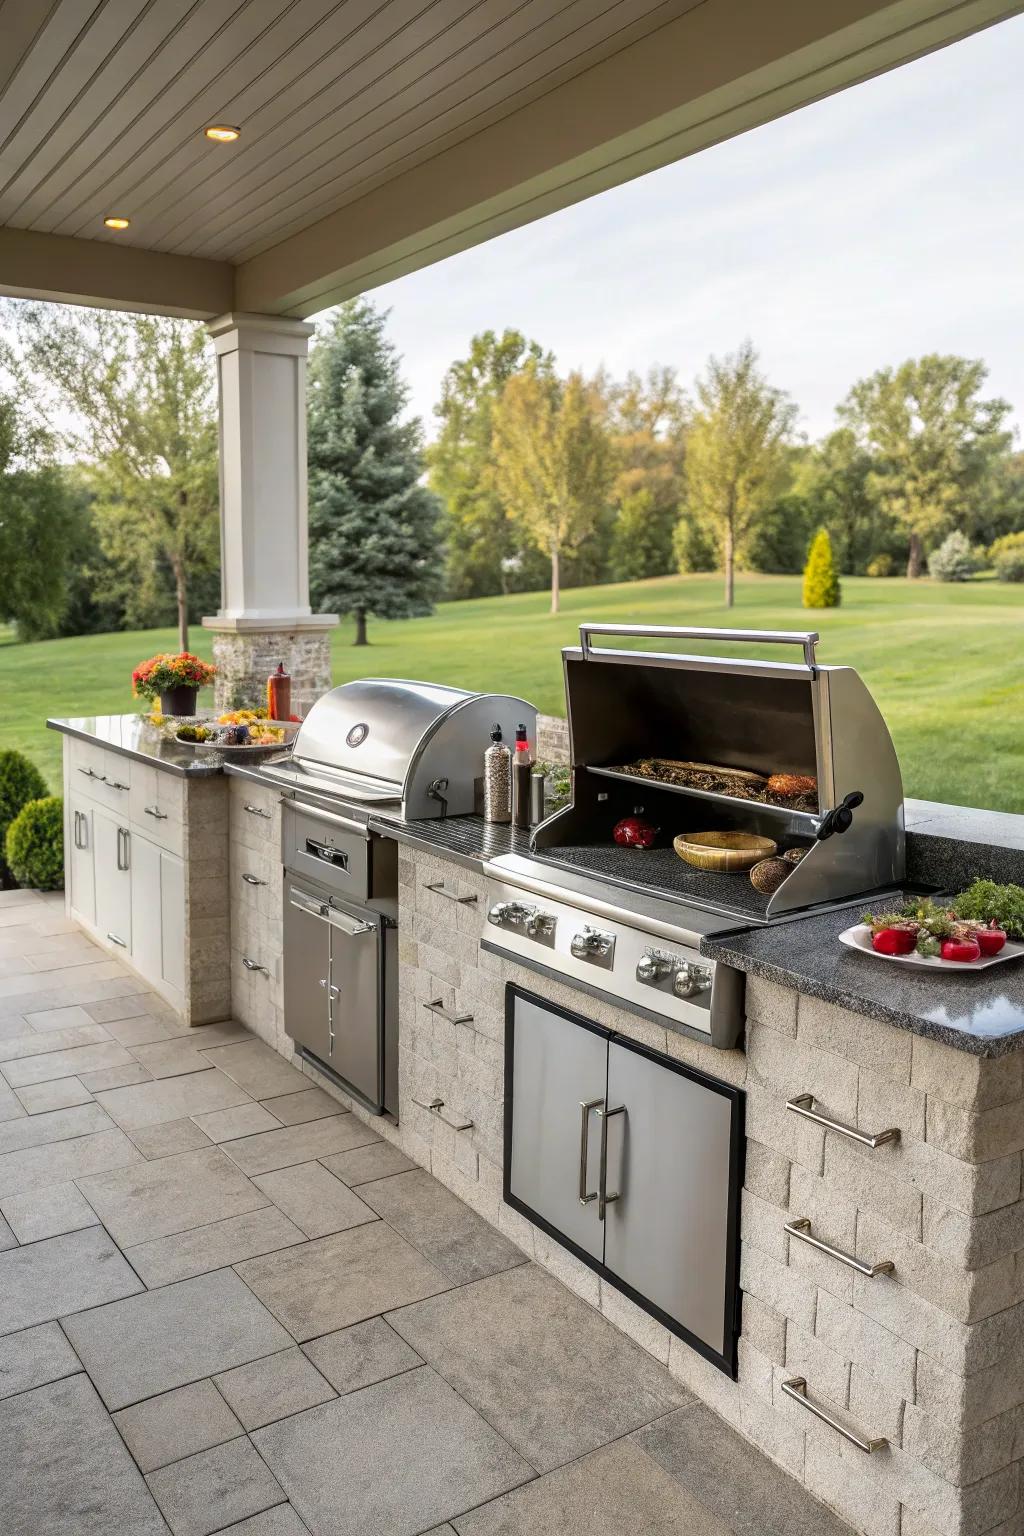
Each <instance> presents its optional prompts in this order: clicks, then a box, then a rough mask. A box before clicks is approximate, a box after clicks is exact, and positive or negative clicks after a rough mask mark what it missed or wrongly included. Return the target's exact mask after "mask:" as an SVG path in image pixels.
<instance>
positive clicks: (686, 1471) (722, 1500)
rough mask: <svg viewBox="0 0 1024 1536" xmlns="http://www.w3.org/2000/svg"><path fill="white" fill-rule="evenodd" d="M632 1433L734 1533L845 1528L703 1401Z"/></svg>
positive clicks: (823, 1533)
mask: <svg viewBox="0 0 1024 1536" xmlns="http://www.w3.org/2000/svg"><path fill="white" fill-rule="evenodd" d="M632 1438H633V1440H635V1442H636V1444H637V1445H639V1446H640V1447H641V1449H642V1450H644V1451H645V1452H646V1453H647V1455H648V1456H650V1457H652V1458H653V1460H654V1461H656V1462H658V1463H659V1465H660V1466H662V1467H664V1468H665V1470H666V1471H667V1472H668V1473H670V1474H671V1476H672V1477H674V1478H676V1479H677V1480H678V1481H679V1482H680V1483H681V1484H683V1485H684V1486H685V1487H686V1488H688V1489H690V1490H691V1491H692V1493H693V1494H694V1496H695V1497H696V1498H697V1499H698V1500H699V1501H700V1503H701V1505H702V1506H704V1507H705V1508H706V1509H708V1510H710V1511H711V1513H712V1514H713V1515H715V1516H717V1517H718V1518H719V1519H721V1520H723V1521H725V1522H726V1523H727V1524H728V1526H729V1529H730V1530H731V1531H733V1532H735V1536H851V1532H850V1529H849V1527H848V1526H847V1525H846V1524H845V1522H844V1521H842V1520H840V1519H839V1518H838V1516H837V1515H834V1514H832V1513H831V1511H830V1510H828V1509H827V1508H826V1507H825V1505H824V1504H820V1503H819V1502H818V1500H817V1499H816V1498H814V1497H813V1495H812V1494H810V1493H808V1491H807V1489H806V1488H804V1487H803V1486H802V1485H801V1484H800V1483H798V1482H797V1481H796V1480H795V1478H792V1477H789V1476H787V1474H786V1473H785V1472H783V1471H782V1469H781V1468H780V1467H777V1466H776V1465H775V1464H774V1462H771V1461H769V1460H768V1458H767V1456H765V1455H763V1454H762V1452H761V1451H759V1450H758V1449H757V1447H756V1446H754V1445H751V1443H750V1441H749V1440H744V1438H743V1437H742V1435H738V1434H737V1433H736V1431H735V1430H733V1429H730V1428H729V1426H728V1425H727V1424H725V1423H723V1421H722V1420H721V1419H720V1418H719V1417H718V1415H717V1414H716V1413H712V1411H711V1409H710V1408H708V1407H706V1406H705V1405H704V1404H703V1403H700V1402H693V1403H690V1404H689V1405H688V1406H687V1407H685V1408H681V1409H680V1410H679V1412H678V1413H671V1414H668V1415H667V1416H666V1417H665V1418H663V1419H660V1420H659V1421H658V1423H657V1424H650V1425H648V1426H647V1428H645V1429H641V1430H640V1431H639V1432H638V1433H637V1434H636V1435H634V1436H633V1437H632ZM482 1529H484V1530H486V1529H487V1528H486V1527H483V1528H482ZM472 1536H476V1533H475V1532H473V1533H472Z"/></svg>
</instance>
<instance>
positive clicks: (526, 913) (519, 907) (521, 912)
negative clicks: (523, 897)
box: [487, 901, 537, 928]
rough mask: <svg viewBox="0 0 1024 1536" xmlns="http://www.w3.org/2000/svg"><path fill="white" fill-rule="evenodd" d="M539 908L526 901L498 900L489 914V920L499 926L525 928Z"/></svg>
mask: <svg viewBox="0 0 1024 1536" xmlns="http://www.w3.org/2000/svg"><path fill="white" fill-rule="evenodd" d="M536 913H537V908H536V907H528V906H527V905H526V903H525V901H497V902H495V904H494V906H493V907H492V908H491V910H490V911H489V912H488V914H487V921H488V922H489V923H494V925H495V927H497V928H525V927H526V925H527V924H528V923H529V922H530V921H531V920H532V919H533V918H534V917H535V916H536Z"/></svg>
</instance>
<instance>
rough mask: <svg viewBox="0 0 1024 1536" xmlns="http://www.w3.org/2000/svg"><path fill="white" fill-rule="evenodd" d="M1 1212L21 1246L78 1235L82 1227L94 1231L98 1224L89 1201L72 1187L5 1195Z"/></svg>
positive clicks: (56, 1186) (1, 1201)
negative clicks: (75, 1233)
mask: <svg viewBox="0 0 1024 1536" xmlns="http://www.w3.org/2000/svg"><path fill="white" fill-rule="evenodd" d="M0 1211H3V1213H4V1216H5V1217H6V1218H7V1220H8V1221H9V1222H10V1224H11V1226H12V1228H13V1229H14V1232H15V1235H16V1236H17V1239H18V1241H19V1243H38V1242H39V1241H40V1240H41V1239H42V1238H44V1237H59V1236H60V1235H61V1234H62V1233H63V1232H77V1231H79V1230H80V1229H81V1228H82V1227H94V1226H95V1225H96V1223H97V1221H98V1220H99V1217H98V1216H97V1215H96V1212H95V1211H94V1210H93V1208H92V1206H91V1205H90V1204H89V1202H88V1200H86V1199H85V1197H84V1196H83V1195H82V1194H80V1193H79V1191H78V1188H77V1186H76V1185H74V1184H70V1183H69V1184H52V1185H50V1187H49V1188H47V1189H32V1190H29V1191H28V1193H27V1194H23V1195H5V1197H4V1198H3V1199H2V1200H0Z"/></svg>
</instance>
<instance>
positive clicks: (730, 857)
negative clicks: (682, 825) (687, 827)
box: [672, 832, 779, 875]
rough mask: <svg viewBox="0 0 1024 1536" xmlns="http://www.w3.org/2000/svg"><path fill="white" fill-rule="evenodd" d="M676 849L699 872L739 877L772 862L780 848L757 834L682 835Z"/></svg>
mask: <svg viewBox="0 0 1024 1536" xmlns="http://www.w3.org/2000/svg"><path fill="white" fill-rule="evenodd" d="M672 846H673V848H674V849H675V851H676V853H678V855H679V857H680V858H681V859H685V861H686V863H687V864H692V865H693V867H694V868H695V869H706V870H708V871H714V872H716V873H718V874H726V875H738V874H742V873H743V871H744V870H746V869H753V867H754V865H755V864H759V863H760V862H761V860H762V859H770V858H771V856H772V854H774V853H777V852H778V846H779V845H778V844H777V843H776V842H774V841H773V840H772V838H770V837H759V836H758V834H757V833H756V832H681V833H680V834H679V836H678V837H674V838H673V839H672Z"/></svg>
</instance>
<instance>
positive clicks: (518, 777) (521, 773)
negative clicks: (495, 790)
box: [512, 725, 533, 832]
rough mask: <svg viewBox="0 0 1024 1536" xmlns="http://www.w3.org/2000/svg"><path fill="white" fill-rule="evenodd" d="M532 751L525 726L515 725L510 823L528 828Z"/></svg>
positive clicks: (523, 828)
mask: <svg viewBox="0 0 1024 1536" xmlns="http://www.w3.org/2000/svg"><path fill="white" fill-rule="evenodd" d="M532 769H533V753H532V752H531V751H530V743H529V742H528V741H527V739H526V726H525V725H517V726H516V751H515V756H514V758H513V759H512V825H513V826H516V827H519V828H521V829H522V831H524V832H529V830H530V779H531V777H532Z"/></svg>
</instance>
